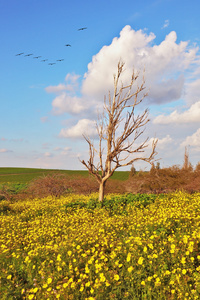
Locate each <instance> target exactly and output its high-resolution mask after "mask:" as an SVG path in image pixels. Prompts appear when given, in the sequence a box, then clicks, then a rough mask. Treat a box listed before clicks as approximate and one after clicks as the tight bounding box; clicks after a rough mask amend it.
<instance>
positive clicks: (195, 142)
mask: <svg viewBox="0 0 200 300" xmlns="http://www.w3.org/2000/svg"><path fill="white" fill-rule="evenodd" d="M181 146H182V147H185V146H186V147H187V146H192V147H193V148H194V149H196V150H197V151H199V150H200V128H199V129H197V131H196V132H194V133H193V134H192V135H191V136H187V137H186V139H185V140H184V141H183V142H182V143H181Z"/></svg>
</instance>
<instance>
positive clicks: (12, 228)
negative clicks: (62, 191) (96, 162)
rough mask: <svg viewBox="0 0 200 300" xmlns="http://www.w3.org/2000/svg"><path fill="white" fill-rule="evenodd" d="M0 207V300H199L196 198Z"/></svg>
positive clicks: (199, 202) (74, 199)
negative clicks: (102, 203)
mask: <svg viewBox="0 0 200 300" xmlns="http://www.w3.org/2000/svg"><path fill="white" fill-rule="evenodd" d="M97 198H98V195H96V194H92V195H90V196H84V195H70V194H69V195H68V196H66V197H60V198H59V199H58V198H53V197H46V198H43V199H32V200H21V201H15V202H14V201H13V202H9V201H6V200H2V201H1V202H0V215H1V216H0V265H1V268H0V299H2V300H4V299H39V300H42V299H80V300H81V299H88V300H92V299H96V300H106V299H131V300H132V299H133V300H134V299H137V300H138V299H155V300H162V299H170V300H171V299H181V300H183V299H200V194H199V193H196V194H186V193H183V192H177V193H173V194H166V195H157V196H156V195H135V196H134V195H131V194H127V195H123V196H122V195H107V196H106V201H105V204H104V205H101V204H99V203H98V202H97V200H96V199H97Z"/></svg>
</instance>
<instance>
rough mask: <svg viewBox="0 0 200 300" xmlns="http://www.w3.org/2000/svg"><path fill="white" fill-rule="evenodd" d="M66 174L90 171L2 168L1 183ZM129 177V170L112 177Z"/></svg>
mask: <svg viewBox="0 0 200 300" xmlns="http://www.w3.org/2000/svg"><path fill="white" fill-rule="evenodd" d="M55 173H58V174H64V175H66V176H70V177H76V176H84V177H86V176H89V173H88V171H87V170H86V171H78V170H55V169H34V168H0V183H7V182H10V183H12V182H17V183H29V182H30V181H31V180H33V179H35V178H38V177H41V176H45V175H49V174H55ZM128 177H129V172H128V171H116V172H115V173H114V174H113V176H112V179H117V180H127V179H128Z"/></svg>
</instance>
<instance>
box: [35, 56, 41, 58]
mask: <svg viewBox="0 0 200 300" xmlns="http://www.w3.org/2000/svg"><path fill="white" fill-rule="evenodd" d="M39 57H42V56H35V57H33V58H39Z"/></svg>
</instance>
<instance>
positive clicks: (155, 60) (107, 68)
mask: <svg viewBox="0 0 200 300" xmlns="http://www.w3.org/2000/svg"><path fill="white" fill-rule="evenodd" d="M165 24H166V25H167V24H168V22H167V20H166V23H165ZM197 52H198V47H196V46H189V42H188V41H181V42H179V43H178V42H177V35H176V32H175V31H172V32H170V33H169V34H168V35H166V37H165V38H164V40H163V41H162V42H161V43H159V44H156V36H155V34H154V33H149V34H147V33H146V32H145V31H142V30H138V31H135V30H133V29H132V28H131V27H130V26H129V25H127V26H125V27H124V28H123V29H122V30H121V32H120V34H119V37H114V38H113V40H112V42H111V43H110V45H106V46H103V47H102V48H101V50H100V51H99V52H98V53H97V54H96V55H94V56H93V58H92V61H91V62H90V63H89V64H88V70H87V72H86V73H85V74H84V77H83V79H82V82H81V83H80V86H79V84H78V80H79V75H75V74H67V76H66V78H65V82H64V83H60V84H59V85H57V86H50V87H47V88H46V91H47V92H49V93H54V94H56V96H55V98H54V99H53V101H52V107H53V113H54V114H55V115H56V114H60V115H61V114H65V113H68V114H71V115H75V114H76V118H77V115H78V114H80V118H81V119H82V120H80V121H79V122H80V123H79V122H78V123H77V124H76V125H75V126H72V127H69V128H64V129H62V130H61V132H60V136H63V137H71V138H73V137H76V138H77V137H81V136H82V133H80V130H82V129H84V128H85V127H81V126H86V123H88V120H89V118H91V119H92V118H96V115H97V112H98V111H101V109H102V107H103V102H104V95H107V94H108V91H111V92H112V89H113V75H114V74H116V72H117V64H118V62H119V61H123V62H125V71H124V73H123V74H122V77H121V80H122V82H123V84H124V85H126V84H127V83H129V82H130V79H131V75H132V72H133V68H134V69H135V71H136V72H137V71H140V72H141V78H142V75H143V74H142V73H143V68H144V67H145V81H146V84H145V85H146V87H147V91H148V97H147V99H148V104H150V105H151V104H165V103H170V102H172V101H176V100H179V99H181V98H183V99H185V100H186V101H189V100H188V99H189V98H191V96H192V97H193V99H196V100H194V102H193V103H195V102H196V101H199V100H198V95H199V91H198V88H197V87H198V84H199V81H198V78H195V79H194V78H192V79H191V77H190V79H191V80H190V82H187V76H186V75H187V74H189V72H193V73H194V72H195V67H197V66H196V65H197V60H198V58H197ZM186 73H187V74H186ZM190 75H191V74H190ZM141 80H142V79H141ZM199 80H200V79H199ZM139 84H140V82H139ZM184 97H185V98H184ZM188 103H189V102H188ZM197 106H198V105H197ZM198 109H199V108H198ZM191 114H192V115H193V116H194V115H195V112H194V111H193V108H192V107H191V112H189V111H188V112H185V114H184V116H182V115H183V113H179V112H178V111H175V112H173V113H172V114H171V115H170V116H163V115H162V116H158V117H156V118H155V120H154V123H155V124H158V123H163V124H164V123H165V124H167V122H169V120H171V122H172V120H176V121H177V120H178V121H177V122H182V121H181V120H182V119H183V117H186V119H187V120H188V121H187V122H190V121H189V120H190V119H191V116H190V115H191ZM165 117H166V118H165ZM83 120H87V122H86V121H83ZM91 122H93V121H92V120H91ZM89 129H90V130H92V132H91V134H92V135H94V132H93V129H91V128H89Z"/></svg>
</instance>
